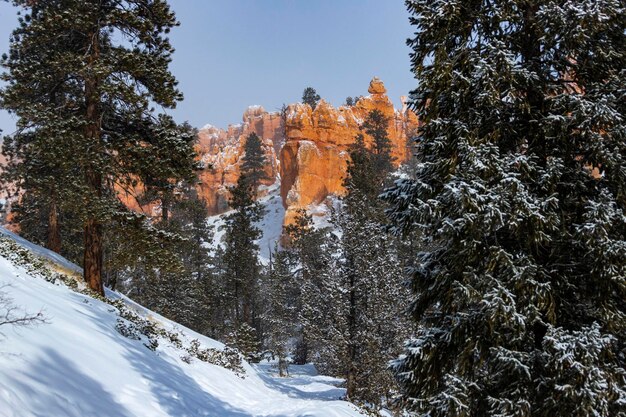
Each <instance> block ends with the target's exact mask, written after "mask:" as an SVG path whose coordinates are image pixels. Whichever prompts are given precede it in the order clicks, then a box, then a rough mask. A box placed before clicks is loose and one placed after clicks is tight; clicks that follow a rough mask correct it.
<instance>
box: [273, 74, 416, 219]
mask: <svg viewBox="0 0 626 417" xmlns="http://www.w3.org/2000/svg"><path fill="white" fill-rule="evenodd" d="M368 92H369V93H370V95H369V96H367V97H363V98H361V99H359V100H358V102H357V103H356V104H355V105H354V106H340V107H339V108H337V109H335V108H333V107H332V106H331V105H330V104H328V103H326V102H325V101H323V100H322V101H320V102H319V104H318V105H317V107H316V108H315V110H312V109H311V107H309V106H308V105H303V104H294V105H291V106H289V108H288V113H287V118H286V122H285V124H286V129H285V131H286V136H287V138H286V142H285V144H284V145H283V147H282V149H281V152H280V174H281V196H282V198H283V204H284V205H285V208H286V209H287V213H286V215H285V222H286V223H289V222H290V221H291V219H292V218H293V216H294V214H295V211H296V210H297V209H298V208H304V207H307V206H309V205H311V204H320V203H321V202H323V201H324V200H325V199H326V198H327V197H328V196H329V195H341V194H343V192H344V191H345V190H344V188H343V186H342V182H343V179H344V177H345V175H346V169H347V162H348V158H349V157H348V148H349V146H350V145H351V144H352V143H354V140H355V137H356V136H357V135H358V134H359V133H363V132H361V130H360V126H361V124H362V123H363V121H364V120H365V118H366V117H367V115H368V113H369V112H371V111H372V110H379V111H380V112H382V113H383V114H384V115H385V116H386V117H387V119H388V120H389V126H388V129H387V132H388V134H389V138H390V140H391V143H392V146H393V148H392V156H393V157H394V159H395V164H396V165H399V164H401V163H403V162H405V161H406V160H407V159H408V158H409V156H410V148H409V146H408V140H407V136H409V135H410V134H411V131H412V130H414V129H415V128H416V127H417V118H416V117H415V115H414V114H413V113H411V112H409V111H407V110H406V108H403V109H402V110H400V111H398V110H396V109H394V107H393V104H392V102H391V100H389V97H387V95H386V92H387V91H386V89H385V86H384V85H383V83H382V81H380V80H379V79H378V78H374V79H373V80H372V81H371V82H370V86H369V89H368ZM365 142H366V144H367V145H371V143H372V138H371V137H369V136H368V135H365Z"/></svg>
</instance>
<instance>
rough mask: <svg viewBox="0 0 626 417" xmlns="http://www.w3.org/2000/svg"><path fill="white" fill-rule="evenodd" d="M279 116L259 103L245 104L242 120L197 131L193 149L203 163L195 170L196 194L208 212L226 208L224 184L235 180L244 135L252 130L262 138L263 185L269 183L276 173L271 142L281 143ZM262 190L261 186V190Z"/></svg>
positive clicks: (233, 182)
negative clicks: (197, 183) (246, 106)
mask: <svg viewBox="0 0 626 417" xmlns="http://www.w3.org/2000/svg"><path fill="white" fill-rule="evenodd" d="M281 132H282V130H281V123H280V116H279V115H278V114H277V113H267V112H266V111H265V110H264V109H263V107H260V106H252V107H249V108H248V109H247V110H246V111H245V113H244V114H243V123H242V124H238V125H231V126H229V127H228V130H223V129H219V128H216V127H214V126H211V125H207V126H205V127H203V128H202V129H200V131H199V132H198V144H197V145H196V151H197V152H198V155H199V157H200V160H201V162H202V165H203V166H204V167H205V168H204V169H203V170H202V171H201V172H200V174H199V180H200V184H199V185H198V194H199V195H200V196H201V197H202V198H203V199H204V201H205V202H206V204H207V207H208V210H209V215H213V214H219V213H223V212H225V211H227V210H228V199H229V197H230V193H229V191H228V187H231V186H233V185H235V184H236V183H237V179H238V178H239V175H240V170H239V166H240V164H241V162H242V157H243V155H244V150H243V149H244V145H245V143H246V138H247V137H248V136H249V135H250V134H251V133H256V134H257V135H258V136H259V137H260V138H261V139H262V140H263V145H264V150H265V156H266V159H267V162H268V163H267V166H266V168H265V173H266V176H267V179H266V180H264V181H263V182H262V183H263V185H266V186H267V185H271V184H273V183H274V182H275V181H276V178H277V176H278V161H277V159H276V151H275V145H276V144H278V146H280V145H281V144H282V133H281ZM261 194H262V190H261Z"/></svg>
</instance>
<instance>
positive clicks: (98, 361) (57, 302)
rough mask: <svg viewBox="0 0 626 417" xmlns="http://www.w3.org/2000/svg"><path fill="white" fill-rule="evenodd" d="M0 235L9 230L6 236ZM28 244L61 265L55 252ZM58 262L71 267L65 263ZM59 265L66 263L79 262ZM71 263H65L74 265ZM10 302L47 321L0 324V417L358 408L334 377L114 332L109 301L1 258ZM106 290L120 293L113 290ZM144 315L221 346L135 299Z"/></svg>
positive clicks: (1, 281)
mask: <svg viewBox="0 0 626 417" xmlns="http://www.w3.org/2000/svg"><path fill="white" fill-rule="evenodd" d="M2 234H5V235H7V233H6V232H4V231H3V232H2ZM21 243H24V244H25V245H26V246H28V247H29V248H31V249H33V250H34V252H35V253H37V254H38V255H40V256H44V257H46V258H47V259H52V260H53V261H54V262H57V261H58V259H57V257H58V256H57V255H55V256H48V255H50V254H49V253H48V252H47V251H46V250H45V249H43V248H37V247H34V246H33V245H31V244H29V243H27V242H21ZM61 261H62V262H65V263H67V261H65V260H61ZM65 263H63V267H64V268H65V269H74V270H76V269H75V268H76V266H75V265H73V266H72V265H71V264H69V263H67V264H65ZM70 267H71V268H70ZM5 284H8V285H9V287H6V288H4V291H5V292H6V293H7V294H8V295H9V296H10V297H11V298H12V299H13V302H14V304H15V305H17V306H19V307H21V308H23V309H24V310H25V311H28V312H30V313H36V312H38V311H40V310H43V312H44V315H45V316H46V318H47V319H48V321H49V324H43V325H39V326H36V327H27V328H22V329H19V330H17V331H15V330H12V329H7V328H5V327H4V326H3V327H1V328H0V331H2V332H3V333H4V334H5V338H3V339H2V340H0V416H2V417H34V416H37V417H44V416H45V417H54V416H63V417H90V416H93V417H96V416H98V417H103V416H105V417H106V416H111V417H127V416H128V417H130V416H146V417H153V416H154V417H160V416H179V417H187V416H188V417H192V416H210V417H251V416H264V417H305V416H307V417H351V416H359V415H360V414H359V413H358V412H357V411H356V409H355V408H354V406H352V405H351V404H349V403H347V402H345V401H339V400H338V398H340V397H341V395H342V394H343V389H340V388H337V387H336V386H335V385H334V384H336V383H337V380H333V379H332V378H325V377H320V376H317V375H315V374H314V373H313V372H312V371H311V369H307V368H306V367H304V368H302V369H298V368H297V367H296V368H294V370H293V371H292V372H293V375H292V377H291V378H280V379H279V378H275V377H273V376H272V375H271V372H270V371H271V370H270V368H269V365H267V364H266V365H263V364H261V365H258V366H256V367H252V366H250V365H248V364H247V363H244V369H245V370H246V376H245V378H243V379H242V378H240V377H239V376H237V375H236V374H235V373H233V372H231V371H229V370H227V369H225V368H221V367H219V366H215V365H211V364H209V363H205V362H202V361H199V360H195V359H194V360H193V361H192V362H191V363H190V364H188V363H186V362H184V361H183V360H182V359H181V357H182V356H183V353H184V352H181V350H180V349H179V348H177V347H175V346H174V345H173V344H171V343H169V342H168V341H164V340H159V347H158V348H157V349H156V351H154V352H153V351H151V350H149V349H148V348H147V347H146V346H144V345H143V342H142V341H141V340H133V339H129V338H127V337H124V336H122V335H121V334H120V333H119V332H118V331H117V330H116V328H115V325H116V320H117V318H118V315H117V312H116V310H115V309H114V308H113V307H112V306H111V305H109V304H106V303H103V302H101V301H99V300H96V299H93V298H90V297H88V296H85V295H82V294H80V293H77V292H74V291H72V290H70V289H69V288H67V287H66V286H64V285H55V284H52V283H49V282H47V281H45V280H43V279H41V278H35V277H33V276H31V275H29V273H27V272H26V270H25V269H24V268H22V267H19V266H15V265H14V264H12V263H11V262H10V261H9V260H8V259H6V258H4V257H1V256H0V285H5ZM111 295H114V296H117V297H121V298H123V299H125V298H124V297H122V296H120V295H119V294H116V293H111ZM135 306H136V307H137V308H136V310H138V311H139V312H140V314H142V315H144V317H148V318H150V319H151V320H153V321H155V322H157V323H159V324H160V325H162V326H163V327H165V328H176V329H179V330H181V331H182V332H183V333H184V334H185V335H186V338H187V341H189V340H191V339H192V338H197V339H198V340H199V341H200V342H201V344H202V345H203V346H205V347H220V346H222V345H221V344H220V343H219V342H216V341H214V340H212V339H209V338H206V337H203V336H200V335H197V334H196V333H194V332H192V331H190V330H188V329H185V328H183V327H182V326H180V325H178V324H176V323H173V322H170V321H168V320H166V319H164V318H162V317H160V316H158V315H156V314H154V313H152V312H150V311H148V310H146V309H143V308H141V307H140V306H137V305H135Z"/></svg>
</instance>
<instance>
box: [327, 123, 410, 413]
mask: <svg viewBox="0 0 626 417" xmlns="http://www.w3.org/2000/svg"><path fill="white" fill-rule="evenodd" d="M377 134H378V133H377ZM380 135H381V136H383V135H384V134H380ZM379 157H380V159H378V158H379ZM388 157H389V149H388V148H387V149H383V150H381V153H380V154H377V153H376V151H370V150H368V149H367V148H366V147H365V145H364V143H363V138H362V136H360V135H359V136H358V137H357V139H356V142H355V144H354V145H353V146H352V147H351V149H350V162H349V164H348V171H347V176H346V178H345V180H344V186H345V187H346V190H347V194H346V196H345V197H344V199H343V205H342V207H341V208H340V209H339V210H338V212H337V213H336V215H335V218H334V223H335V225H336V226H337V228H338V229H339V230H341V240H340V243H339V248H340V251H339V253H340V254H341V256H339V257H338V258H337V262H336V266H335V267H334V268H333V271H334V272H335V273H334V278H333V284H332V285H331V291H334V292H335V293H336V295H335V297H334V298H335V300H334V303H335V306H333V309H334V310H335V312H333V313H332V314H333V315H334V316H336V317H341V320H336V323H337V324H338V325H339V327H338V328H337V329H336V330H335V332H334V339H330V340H329V342H328V343H329V345H330V346H334V351H335V352H336V354H337V357H336V358H335V360H336V362H335V367H336V369H337V370H339V371H340V372H341V373H342V374H343V375H344V376H345V379H346V387H347V396H348V398H350V399H352V400H357V401H362V402H365V403H368V404H370V405H372V406H376V407H377V406H379V405H380V403H381V400H383V399H385V397H386V398H387V399H389V398H390V396H391V395H392V393H393V388H394V384H393V378H392V375H391V373H390V372H389V371H388V369H387V366H386V364H387V362H388V361H389V360H390V359H391V358H393V357H394V355H396V354H397V353H398V352H397V351H398V344H399V343H400V341H401V340H402V339H403V338H404V337H405V336H406V335H407V332H408V330H407V327H408V326H407V323H406V319H405V318H404V314H403V311H402V307H401V306H402V305H403V303H404V301H405V300H406V298H407V295H408V294H407V292H406V291H405V288H404V286H403V282H402V281H403V278H402V270H401V265H400V260H399V259H398V255H397V253H398V251H397V245H396V242H395V240H394V239H392V238H391V237H390V236H389V235H388V234H387V233H386V232H385V230H384V226H383V224H382V223H381V220H382V219H383V206H382V204H381V202H380V201H379V200H378V199H377V198H376V197H377V195H378V194H379V193H380V191H381V187H382V183H381V182H380V181H379V178H380V176H381V173H380V172H379V171H378V169H379V166H378V165H377V162H378V161H380V160H385V159H386V158H388ZM387 160H388V159H387Z"/></svg>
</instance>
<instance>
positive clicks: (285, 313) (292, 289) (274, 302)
mask: <svg viewBox="0 0 626 417" xmlns="http://www.w3.org/2000/svg"><path fill="white" fill-rule="evenodd" d="M292 258H293V254H292V253H291V252H290V251H288V250H279V249H278V247H276V248H275V249H274V251H273V254H272V258H271V260H270V264H269V271H268V272H267V273H266V275H265V277H264V283H263V290H262V291H263V300H264V311H263V316H262V320H263V330H264V335H265V339H266V341H265V346H267V348H268V349H269V350H270V351H271V352H272V354H273V355H275V356H276V357H277V358H278V374H279V376H287V375H288V374H289V372H288V365H289V363H288V359H287V356H288V353H289V347H290V341H291V339H292V338H293V337H294V336H295V335H296V333H297V331H296V327H297V326H296V323H297V319H298V309H299V304H298V298H297V294H298V282H296V280H295V279H294V278H295V275H294V273H293V271H292V269H293V262H292Z"/></svg>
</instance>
